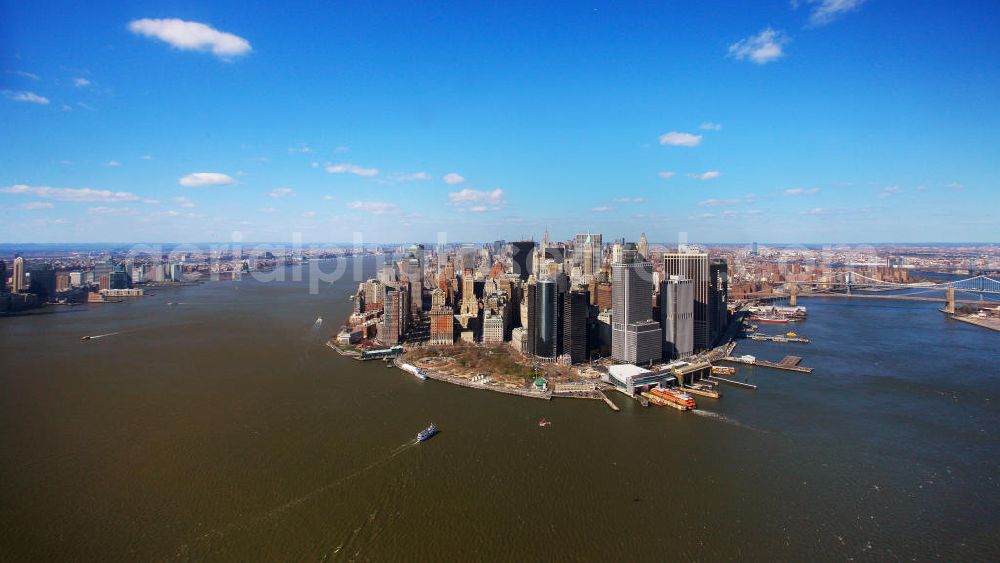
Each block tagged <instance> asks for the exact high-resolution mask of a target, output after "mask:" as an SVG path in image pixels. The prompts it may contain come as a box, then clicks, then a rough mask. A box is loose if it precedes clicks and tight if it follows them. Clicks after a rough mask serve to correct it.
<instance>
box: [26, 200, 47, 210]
mask: <svg viewBox="0 0 1000 563" xmlns="http://www.w3.org/2000/svg"><path fill="white" fill-rule="evenodd" d="M53 207H55V206H54V205H52V204H51V203H49V202H47V201H29V202H28V203H22V204H21V209H52V208H53Z"/></svg>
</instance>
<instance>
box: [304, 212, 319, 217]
mask: <svg viewBox="0 0 1000 563" xmlns="http://www.w3.org/2000/svg"><path fill="white" fill-rule="evenodd" d="M302 216H303V217H306V218H312V217H315V216H316V212H315V211H305V212H303V213H302Z"/></svg>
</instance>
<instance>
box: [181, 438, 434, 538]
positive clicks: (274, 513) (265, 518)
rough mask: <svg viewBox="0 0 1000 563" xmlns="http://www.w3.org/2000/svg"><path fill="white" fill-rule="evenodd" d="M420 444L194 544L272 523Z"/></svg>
mask: <svg viewBox="0 0 1000 563" xmlns="http://www.w3.org/2000/svg"><path fill="white" fill-rule="evenodd" d="M418 443H419V442H418V441H417V440H416V439H411V440H408V441H406V442H404V443H403V444H401V445H399V446H397V447H396V448H394V449H392V450H390V451H389V453H387V454H385V455H384V456H382V457H380V458H378V459H376V460H375V461H373V462H371V463H369V464H368V465H366V466H364V467H362V468H360V469H357V470H355V471H354V472H352V473H349V474H347V475H344V476H343V477H341V478H339V479H337V480H335V481H331V482H329V483H327V484H325V485H323V486H321V487H318V488H316V489H313V490H312V491H309V492H308V493H306V494H304V495H302V496H300V497H298V498H294V499H292V500H290V501H288V502H286V503H285V504H282V505H280V506H276V507H274V508H272V509H270V510H268V511H267V512H264V513H262V514H259V515H257V516H254V517H252V518H249V519H245V520H237V521H234V522H231V523H229V524H227V525H225V526H223V527H221V528H214V529H211V530H209V531H207V532H205V533H204V534H202V535H200V536H198V538H196V539H195V540H194V541H193V542H192V543H195V544H197V543H199V542H202V541H204V540H207V539H211V538H222V537H224V536H226V535H228V534H231V533H233V532H236V531H239V530H245V529H248V528H250V527H251V526H255V525H257V524H260V523H263V522H269V521H272V520H274V519H276V518H278V517H280V516H281V515H283V514H284V513H286V512H288V511H289V510H291V509H293V508H295V507H297V506H300V505H302V504H305V503H307V502H309V501H310V500H312V499H314V498H316V497H318V496H320V495H322V494H323V493H326V492H328V491H330V490H332V489H335V488H337V487H339V486H340V485H343V484H344V483H347V482H348V481H350V480H352V479H354V478H355V477H358V476H359V475H363V474H365V473H367V472H368V471H371V470H372V469H375V468H376V467H378V466H379V465H382V464H383V463H385V462H387V461H389V460H391V459H393V458H395V457H396V456H398V455H400V454H402V453H403V452H405V451H406V450H408V449H410V448H412V447H413V446H416V445H417V444H418ZM188 547H189V546H188V545H187V544H184V545H182V546H181V547H180V548H178V554H182V553H186V552H187V550H188Z"/></svg>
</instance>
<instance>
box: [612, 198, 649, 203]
mask: <svg viewBox="0 0 1000 563" xmlns="http://www.w3.org/2000/svg"><path fill="white" fill-rule="evenodd" d="M615 201H617V202H618V203H642V202H643V201H646V200H645V199H643V198H641V197H619V198H617V199H615Z"/></svg>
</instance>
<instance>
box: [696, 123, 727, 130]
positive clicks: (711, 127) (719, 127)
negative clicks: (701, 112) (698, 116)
mask: <svg viewBox="0 0 1000 563" xmlns="http://www.w3.org/2000/svg"><path fill="white" fill-rule="evenodd" d="M698 129H702V130H704V131H721V130H722V125H719V124H718V123H712V122H711V121H706V122H704V123H702V124H701V125H699V126H698Z"/></svg>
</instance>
